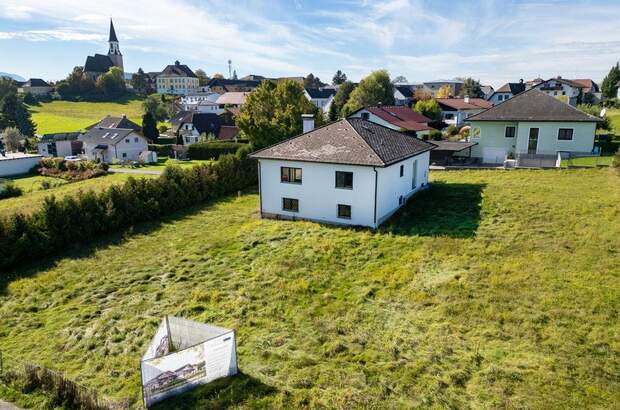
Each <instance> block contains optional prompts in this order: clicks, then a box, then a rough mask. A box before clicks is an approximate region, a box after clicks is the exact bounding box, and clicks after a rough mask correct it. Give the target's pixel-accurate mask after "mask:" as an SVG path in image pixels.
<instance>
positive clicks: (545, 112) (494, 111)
mask: <svg viewBox="0 0 620 410" xmlns="http://www.w3.org/2000/svg"><path fill="white" fill-rule="evenodd" d="M467 121H574V122H597V121H601V120H600V119H599V118H596V117H594V116H592V115H589V114H586V113H584V112H583V111H579V110H578V109H576V108H574V107H571V106H570V105H568V104H565V103H563V102H562V101H560V100H558V99H557V98H555V97H552V96H550V95H547V94H545V93H542V92H540V91H538V90H537V89H535V88H532V89H530V90H528V91H524V92H522V93H520V94H519V95H516V96H514V97H513V98H511V99H509V100H507V101H504V102H503V103H501V104H498V105H496V106H494V107H492V108H489V109H488V110H486V111H483V112H481V113H479V114H476V115H473V116H471V117H469V118H468V119H467Z"/></svg>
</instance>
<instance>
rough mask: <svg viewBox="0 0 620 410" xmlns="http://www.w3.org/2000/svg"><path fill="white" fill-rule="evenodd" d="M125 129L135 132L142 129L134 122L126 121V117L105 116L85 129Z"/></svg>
mask: <svg viewBox="0 0 620 410" xmlns="http://www.w3.org/2000/svg"><path fill="white" fill-rule="evenodd" d="M96 127H99V128H126V129H132V130H134V131H137V132H142V127H140V126H139V125H138V124H136V123H135V122H133V121H131V120H130V119H128V118H127V117H126V116H124V115H123V116H121V117H112V116H110V115H106V116H105V117H104V118H103V119H102V120H101V121H99V122H98V123H96V124H93V125H89V126H88V127H86V129H87V130H89V129H91V128H96Z"/></svg>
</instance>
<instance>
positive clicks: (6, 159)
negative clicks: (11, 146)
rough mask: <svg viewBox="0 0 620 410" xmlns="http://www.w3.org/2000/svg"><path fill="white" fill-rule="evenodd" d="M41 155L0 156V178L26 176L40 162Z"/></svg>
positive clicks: (10, 154) (16, 154) (15, 154)
mask: <svg viewBox="0 0 620 410" xmlns="http://www.w3.org/2000/svg"><path fill="white" fill-rule="evenodd" d="M41 158H42V157H41V155H32V154H23V153H21V152H20V153H8V154H6V155H5V156H2V155H0V177H8V176H12V175H21V174H27V173H28V172H30V170H31V169H32V168H34V167H36V166H37V165H39V162H40V161H41Z"/></svg>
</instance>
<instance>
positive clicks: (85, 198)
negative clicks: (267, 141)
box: [0, 155, 257, 272]
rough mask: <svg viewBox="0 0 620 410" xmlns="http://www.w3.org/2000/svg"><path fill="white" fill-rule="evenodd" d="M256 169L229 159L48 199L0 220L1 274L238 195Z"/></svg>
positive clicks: (252, 181) (253, 178)
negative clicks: (37, 206)
mask: <svg viewBox="0 0 620 410" xmlns="http://www.w3.org/2000/svg"><path fill="white" fill-rule="evenodd" d="M256 168H257V166H256V162H255V161H253V160H249V159H247V158H241V157H240V156H235V155H225V156H222V157H221V158H220V160H219V161H217V162H213V163H209V164H205V165H200V166H196V167H192V168H187V169H182V168H180V167H176V166H171V167H167V168H166V170H165V171H164V173H163V174H162V175H161V176H160V177H159V178H154V179H147V178H140V179H134V178H130V179H128V180H127V182H125V183H124V184H119V185H112V186H111V187H109V188H107V189H106V190H104V191H101V192H94V191H86V192H79V193H78V194H76V195H72V196H65V197H63V198H60V199H57V198H55V197H54V196H50V197H46V198H45V200H44V202H43V205H42V207H41V208H40V209H39V210H38V211H36V212H34V213H33V214H30V215H24V214H22V213H16V214H14V215H12V216H10V217H3V218H0V272H1V271H2V270H4V268H7V267H10V266H12V265H15V264H17V263H20V262H23V261H33V260H38V259H39V258H41V257H42V256H45V255H50V254H53V253H55V252H62V251H63V250H64V249H66V248H67V247H68V246H70V245H71V244H80V245H81V244H84V243H87V242H88V241H91V240H94V239H97V238H100V237H101V235H102V234H106V233H111V232H118V231H122V230H123V229H126V228H128V227H130V226H132V225H134V224H136V223H140V222H145V221H152V220H156V219H158V218H160V217H162V216H165V215H169V214H171V213H173V212H176V211H180V210H183V209H186V208H188V207H190V206H192V205H198V204H201V203H203V202H205V201H208V200H211V199H215V198H219V197H222V196H224V195H228V194H231V193H234V192H237V191H239V190H241V189H243V188H246V187H248V186H251V185H254V184H256V182H257V172H256V171H257V169H256Z"/></svg>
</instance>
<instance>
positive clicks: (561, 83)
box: [532, 77, 585, 106]
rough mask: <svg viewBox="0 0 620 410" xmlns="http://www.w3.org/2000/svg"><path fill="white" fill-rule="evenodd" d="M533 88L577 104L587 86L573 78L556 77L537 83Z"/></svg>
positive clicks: (565, 101)
mask: <svg viewBox="0 0 620 410" xmlns="http://www.w3.org/2000/svg"><path fill="white" fill-rule="evenodd" d="M532 88H535V89H537V90H538V91H541V92H543V93H545V94H547V95H550V96H552V97H556V98H558V99H559V100H560V101H562V102H564V103H566V104H570V105H572V106H575V105H577V101H578V98H579V95H580V94H581V96H582V98H583V89H584V88H585V87H584V86H582V85H581V84H580V83H576V82H574V81H572V80H567V79H564V78H562V77H556V78H551V79H549V80H546V81H543V82H542V83H539V84H536V85H535V86H533V87H532Z"/></svg>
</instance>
